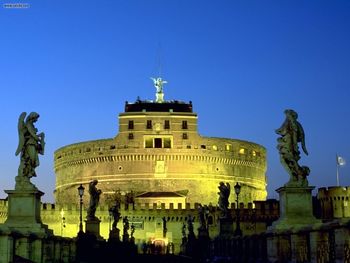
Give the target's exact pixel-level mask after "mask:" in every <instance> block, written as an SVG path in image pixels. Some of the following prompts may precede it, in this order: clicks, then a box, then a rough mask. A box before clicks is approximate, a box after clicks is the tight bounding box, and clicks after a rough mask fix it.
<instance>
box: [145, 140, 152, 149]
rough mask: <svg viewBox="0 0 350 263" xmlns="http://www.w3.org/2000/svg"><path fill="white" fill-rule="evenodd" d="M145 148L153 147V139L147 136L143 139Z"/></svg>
mask: <svg viewBox="0 0 350 263" xmlns="http://www.w3.org/2000/svg"><path fill="white" fill-rule="evenodd" d="M145 148H153V139H152V138H148V139H146V140H145Z"/></svg>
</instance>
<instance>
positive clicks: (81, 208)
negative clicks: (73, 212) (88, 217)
mask: <svg viewBox="0 0 350 263" xmlns="http://www.w3.org/2000/svg"><path fill="white" fill-rule="evenodd" d="M84 190H85V188H84V186H83V185H82V184H80V186H79V187H78V194H79V197H80V217H79V219H80V223H79V233H78V234H82V233H83V215H82V214H83V195H84Z"/></svg>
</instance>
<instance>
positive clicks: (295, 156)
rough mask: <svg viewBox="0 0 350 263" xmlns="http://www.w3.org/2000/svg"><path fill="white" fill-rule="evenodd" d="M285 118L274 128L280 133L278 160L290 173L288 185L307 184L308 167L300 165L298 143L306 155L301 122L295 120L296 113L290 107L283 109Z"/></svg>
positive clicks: (296, 117)
mask: <svg viewBox="0 0 350 263" xmlns="http://www.w3.org/2000/svg"><path fill="white" fill-rule="evenodd" d="M284 113H285V115H286V119H285V121H284V122H283V124H282V126H281V127H280V128H279V129H277V130H276V133H277V134H278V135H280V136H281V137H279V138H278V139H277V142H278V144H277V149H278V151H279V153H280V161H281V163H282V165H283V166H284V168H285V169H286V170H287V172H288V174H289V175H290V181H289V182H288V185H295V186H307V184H308V182H307V179H306V176H308V175H309V173H310V169H309V167H307V166H300V165H299V163H298V161H299V159H300V151H299V144H301V148H302V150H303V152H304V153H305V154H306V155H308V151H307V149H306V145H305V134H304V129H303V127H302V126H301V124H300V123H299V122H298V121H297V119H298V114H297V113H296V112H295V111H294V110H291V109H287V110H285V111H284Z"/></svg>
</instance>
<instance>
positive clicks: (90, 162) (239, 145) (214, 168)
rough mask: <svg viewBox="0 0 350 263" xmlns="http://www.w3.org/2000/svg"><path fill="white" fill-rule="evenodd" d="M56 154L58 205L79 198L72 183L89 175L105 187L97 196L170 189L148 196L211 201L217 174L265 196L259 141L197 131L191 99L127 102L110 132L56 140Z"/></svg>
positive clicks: (247, 198)
mask: <svg viewBox="0 0 350 263" xmlns="http://www.w3.org/2000/svg"><path fill="white" fill-rule="evenodd" d="M54 161H55V173H56V189H55V198H56V204H58V205H67V204H72V203H77V202H78V198H77V187H78V186H79V185H80V184H83V185H85V186H87V184H88V182H90V181H91V180H93V179H97V180H98V181H99V184H98V188H99V189H101V190H102V192H103V194H102V196H101V204H104V203H105V202H106V200H109V199H110V198H111V197H112V195H113V194H114V193H115V191H117V190H120V192H121V193H122V195H125V193H127V192H130V191H133V193H134V194H135V196H136V201H137V202H140V203H142V198H137V196H139V195H142V194H145V193H147V192H173V193H175V194H176V195H178V197H179V198H174V199H171V198H170V199H169V198H168V199H167V200H165V199H164V198H163V199H162V198H160V199H159V200H152V202H156V203H165V204H166V206H167V207H168V206H169V203H171V202H172V203H175V204H177V203H182V204H184V203H185V202H186V203H192V204H194V203H202V204H209V203H212V204H213V205H216V204H217V200H218V194H217V192H218V188H217V187H218V185H219V182H221V181H224V182H229V183H230V185H231V187H233V185H234V184H236V182H239V183H240V184H241V185H242V191H241V195H240V201H242V202H244V203H248V202H252V201H254V200H265V199H266V196H267V192H266V176H265V173H266V150H265V148H264V147H262V146H261V145H258V144H255V143H252V142H247V141H242V140H236V139H226V138H213V137H203V136H201V135H199V134H198V129H197V114H196V113H194V112H193V110H192V103H191V102H190V103H184V102H180V101H164V102H162V103H157V102H153V101H141V100H138V101H136V102H135V103H128V102H126V104H125V112H123V113H121V114H119V133H118V134H117V136H116V137H114V138H111V139H102V140H95V141H88V142H82V143H75V144H72V145H68V146H65V147H62V148H60V149H58V150H57V151H56V152H55V156H54ZM85 198H86V200H85V201H86V202H87V201H88V200H87V199H88V195H85ZM234 200H235V196H234V195H233V194H232V195H231V200H230V202H234Z"/></svg>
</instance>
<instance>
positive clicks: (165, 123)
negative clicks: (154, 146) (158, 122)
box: [164, 120, 170, 130]
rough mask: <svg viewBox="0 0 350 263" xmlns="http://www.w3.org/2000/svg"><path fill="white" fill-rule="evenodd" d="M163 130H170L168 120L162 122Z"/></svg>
mask: <svg viewBox="0 0 350 263" xmlns="http://www.w3.org/2000/svg"><path fill="white" fill-rule="evenodd" d="M164 129H166V130H168V129H170V122H169V121H168V120H165V121H164Z"/></svg>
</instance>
